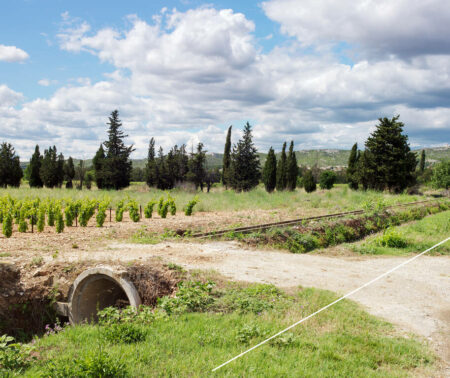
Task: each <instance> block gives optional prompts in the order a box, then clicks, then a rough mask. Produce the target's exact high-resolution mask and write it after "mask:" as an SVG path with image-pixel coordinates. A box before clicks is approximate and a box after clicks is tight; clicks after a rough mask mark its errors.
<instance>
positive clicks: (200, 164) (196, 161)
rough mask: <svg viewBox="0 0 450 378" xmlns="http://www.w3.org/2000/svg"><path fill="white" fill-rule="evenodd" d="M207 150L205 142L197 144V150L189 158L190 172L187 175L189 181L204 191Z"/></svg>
mask: <svg viewBox="0 0 450 378" xmlns="http://www.w3.org/2000/svg"><path fill="white" fill-rule="evenodd" d="M205 164H206V151H205V150H204V149H203V143H199V144H198V145H197V151H196V152H195V154H193V155H192V157H191V159H190V160H189V172H188V174H187V177H188V179H189V181H192V182H193V183H194V185H195V188H196V189H198V188H199V187H200V189H201V190H202V191H203V184H204V182H205V179H206V168H205Z"/></svg>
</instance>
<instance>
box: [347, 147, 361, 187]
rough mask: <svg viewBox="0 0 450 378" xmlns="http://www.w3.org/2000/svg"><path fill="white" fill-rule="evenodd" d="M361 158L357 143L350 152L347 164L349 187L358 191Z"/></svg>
mask: <svg viewBox="0 0 450 378" xmlns="http://www.w3.org/2000/svg"><path fill="white" fill-rule="evenodd" d="M359 158H360V152H359V151H358V144H357V143H355V144H354V145H353V147H352V150H351V151H350V156H349V158H348V164H347V173H346V174H347V181H348V186H349V187H350V188H351V189H353V190H357V189H358V161H359Z"/></svg>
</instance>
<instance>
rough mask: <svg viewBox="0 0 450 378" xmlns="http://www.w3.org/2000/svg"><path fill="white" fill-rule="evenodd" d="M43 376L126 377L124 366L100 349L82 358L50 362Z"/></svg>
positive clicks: (127, 374) (61, 377) (64, 377)
mask: <svg viewBox="0 0 450 378" xmlns="http://www.w3.org/2000/svg"><path fill="white" fill-rule="evenodd" d="M44 376H46V377H47V376H48V377H52V378H66V377H102V378H113V377H117V378H122V377H128V376H129V373H128V370H127V368H126V365H125V364H124V363H123V362H122V361H120V360H118V359H115V358H112V357H111V356H109V354H108V353H106V352H104V351H103V350H102V349H99V350H94V351H90V352H88V353H87V354H85V355H84V356H83V357H79V358H74V359H72V360H60V361H58V362H57V363H54V362H50V363H49V364H48V366H47V371H46V374H45V375H44Z"/></svg>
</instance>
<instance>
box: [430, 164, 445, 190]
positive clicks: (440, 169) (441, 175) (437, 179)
mask: <svg viewBox="0 0 450 378" xmlns="http://www.w3.org/2000/svg"><path fill="white" fill-rule="evenodd" d="M431 182H432V184H433V186H434V187H435V188H436V189H439V188H444V189H448V188H449V187H450V160H446V161H443V162H442V163H440V164H438V165H437V166H436V167H435V168H434V169H433V176H432V178H431Z"/></svg>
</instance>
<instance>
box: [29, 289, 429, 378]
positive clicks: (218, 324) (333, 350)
mask: <svg viewBox="0 0 450 378" xmlns="http://www.w3.org/2000/svg"><path fill="white" fill-rule="evenodd" d="M334 299H336V296H335V294H333V293H331V292H327V291H322V290H315V289H299V290H296V291H295V292H294V293H293V294H291V295H287V294H286V293H283V292H281V291H279V290H278V289H276V288H275V287H273V286H269V285H251V286H249V287H242V286H239V285H228V286H227V288H225V289H219V290H213V292H212V293H210V294H205V293H203V292H202V293H198V291H195V293H194V291H193V292H192V293H190V294H188V295H187V296H186V297H185V302H183V303H180V302H177V304H175V305H174V306H175V307H173V308H172V309H173V310H176V309H178V310H179V311H178V313H175V314H172V315H170V316H156V317H155V318H154V319H152V320H151V321H150V323H149V324H147V325H144V324H142V321H140V322H137V323H135V322H133V321H131V322H128V323H120V324H119V325H117V324H116V325H111V324H110V325H109V326H107V327H105V326H98V325H97V326H92V325H82V326H76V327H69V328H66V329H65V330H64V331H62V332H60V333H58V334H55V335H50V336H46V337H43V338H41V339H36V342H35V348H36V350H37V351H38V353H39V359H38V361H37V362H36V363H34V364H33V365H32V366H31V368H29V369H28V370H25V371H24V372H23V374H22V375H23V376H27V377H36V376H39V375H40V374H43V376H56V377H59V376H61V377H64V376H70V375H74V374H75V375H76V374H80V375H82V374H81V373H80V369H82V370H83V369H84V371H86V370H87V371H91V372H95V371H99V370H100V369H103V371H105V369H106V370H107V369H110V371H113V372H114V376H134V377H156V376H194V377H200V376H230V377H231V376H233V377H234V376H264V377H279V376H308V377H316V376H342V377H348V376H367V377H372V376H373V377H375V376H386V377H391V376H392V377H398V376H406V375H409V374H415V373H421V374H424V375H429V374H430V373H431V372H432V371H433V361H434V356H433V354H432V352H431V351H430V350H429V349H428V348H427V347H426V346H425V344H423V343H422V342H421V341H419V340H417V339H415V338H414V337H408V338H405V337H402V336H400V335H398V334H396V333H395V331H394V329H393V327H392V326H391V325H390V324H388V323H387V322H384V321H381V320H379V319H377V318H375V317H373V316H371V315H369V314H367V313H366V312H365V311H364V310H363V309H362V308H361V307H360V306H358V305H357V304H355V303H354V302H352V301H349V300H345V301H343V302H340V303H339V304H337V305H335V306H333V307H331V308H330V309H328V310H327V311H325V312H323V313H321V314H320V315H318V316H316V317H315V318H313V319H311V320H309V321H308V322H306V323H305V324H303V325H301V326H299V327H297V328H294V329H293V330H291V331H290V332H289V333H287V334H285V335H282V336H281V337H279V338H278V339H275V340H274V341H273V342H270V343H269V344H267V345H264V346H262V347H261V348H259V349H257V350H255V351H253V352H251V353H249V354H248V355H246V356H244V357H243V358H241V359H239V360H237V361H234V362H232V363H231V364H229V365H228V366H226V367H224V368H222V369H221V370H219V371H218V372H217V373H215V374H213V373H211V370H212V369H213V368H214V367H216V366H217V365H219V364H221V363H223V362H225V361H226V360H228V359H230V358H231V357H233V356H235V355H236V354H238V353H240V352H242V351H244V350H245V349H247V348H249V347H250V346H252V345H254V344H256V343H258V342H259V341H261V340H264V339H265V338H267V337H268V336H270V335H272V334H274V333H276V332H277V331H279V330H280V329H282V328H284V327H286V326H287V325H289V324H292V323H293V322H294V321H296V320H298V319H300V318H302V317H304V316H306V315H308V314H310V313H312V312H314V311H315V310H317V309H319V308H321V307H322V306H324V305H326V304H328V303H330V302H331V301H333V300H334ZM186 303H187V304H188V305H187V307H186ZM183 305H184V307H183ZM194 307H195V310H190V309H192V308H194ZM77 369H78V370H77ZM83 376H88V375H83ZM92 376H94V375H92Z"/></svg>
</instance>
